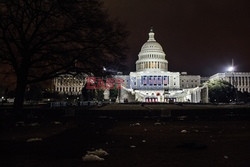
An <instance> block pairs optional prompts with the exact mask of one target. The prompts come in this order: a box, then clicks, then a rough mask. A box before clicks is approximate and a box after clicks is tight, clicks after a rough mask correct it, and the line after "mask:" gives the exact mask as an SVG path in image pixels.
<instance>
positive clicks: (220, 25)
mask: <svg viewBox="0 0 250 167" xmlns="http://www.w3.org/2000/svg"><path fill="white" fill-rule="evenodd" d="M104 2H105V7H106V8H108V11H109V13H110V15H111V16H112V17H114V18H118V19H119V20H120V21H121V22H124V23H126V24H127V29H128V30H129V31H130V37H129V39H128V42H129V47H130V50H129V52H128V60H127V62H128V63H127V65H128V70H127V72H128V71H134V70H135V61H136V60H137V58H138V53H139V51H140V48H141V46H142V45H143V43H144V42H146V40H147V38H148V35H147V33H148V31H149V28H150V26H151V25H153V26H154V31H155V33H156V40H157V41H158V42H159V43H160V44H161V45H162V47H163V49H164V51H165V53H166V55H167V60H168V61H169V67H170V71H187V72H188V73H190V74H202V75H211V74H214V73H216V72H223V71H224V70H225V68H226V66H228V65H229V64H230V62H231V59H232V58H233V59H234V60H235V64H237V67H238V71H250V47H249V44H250V10H249V9H250V5H249V4H250V2H249V1H247V0H104Z"/></svg>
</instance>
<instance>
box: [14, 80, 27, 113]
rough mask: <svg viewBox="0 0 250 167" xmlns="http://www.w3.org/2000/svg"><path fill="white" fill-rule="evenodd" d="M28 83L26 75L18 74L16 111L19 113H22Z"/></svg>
mask: <svg viewBox="0 0 250 167" xmlns="http://www.w3.org/2000/svg"><path fill="white" fill-rule="evenodd" d="M26 85H27V84H26V77H25V76H23V75H21V76H17V85H16V94H15V101H14V112H15V113H16V114H18V115H19V114H22V110H23V102H24V95H25V89H26Z"/></svg>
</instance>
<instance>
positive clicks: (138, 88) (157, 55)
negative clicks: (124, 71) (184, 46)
mask: <svg viewBox="0 0 250 167" xmlns="http://www.w3.org/2000/svg"><path fill="white" fill-rule="evenodd" d="M154 35H155V33H154V32H153V29H152V28H151V29H150V32H149V38H148V40H147V42H146V43H145V44H143V46H142V48H141V51H140V53H139V55H138V58H139V59H138V60H137V61H136V72H130V74H129V75H116V76H115V78H119V79H123V80H124V83H123V85H122V89H121V90H120V93H119V97H118V98H119V99H118V101H119V102H121V103H122V102H137V101H138V102H171V101H172V102H193V103H198V102H204V103H205V102H208V91H207V88H206V87H199V86H200V76H199V75H187V73H180V72H170V71H169V70H168V61H167V60H166V54H165V52H164V51H163V49H162V46H161V45H160V44H159V43H158V42H157V41H156V40H155V37H154Z"/></svg>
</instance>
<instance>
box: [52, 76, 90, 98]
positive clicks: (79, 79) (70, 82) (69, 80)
mask: <svg viewBox="0 0 250 167" xmlns="http://www.w3.org/2000/svg"><path fill="white" fill-rule="evenodd" d="M85 78H86V76H85V75H84V74H77V75H76V74H64V75H60V76H58V77H56V78H54V79H53V86H54V91H55V92H58V93H59V94H66V95H80V94H81V91H82V88H83V86H84V84H85Z"/></svg>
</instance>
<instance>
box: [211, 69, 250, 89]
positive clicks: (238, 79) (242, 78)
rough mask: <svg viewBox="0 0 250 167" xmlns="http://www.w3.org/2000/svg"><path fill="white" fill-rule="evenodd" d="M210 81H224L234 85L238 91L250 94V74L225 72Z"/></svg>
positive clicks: (215, 75) (212, 77) (213, 76)
mask: <svg viewBox="0 0 250 167" xmlns="http://www.w3.org/2000/svg"><path fill="white" fill-rule="evenodd" d="M209 80H211V81H213V80H224V81H227V82H229V83H230V84H232V85H233V86H234V87H235V88H237V90H238V91H241V92H250V72H225V73H217V74H214V75H212V76H211V77H210V78H209Z"/></svg>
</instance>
